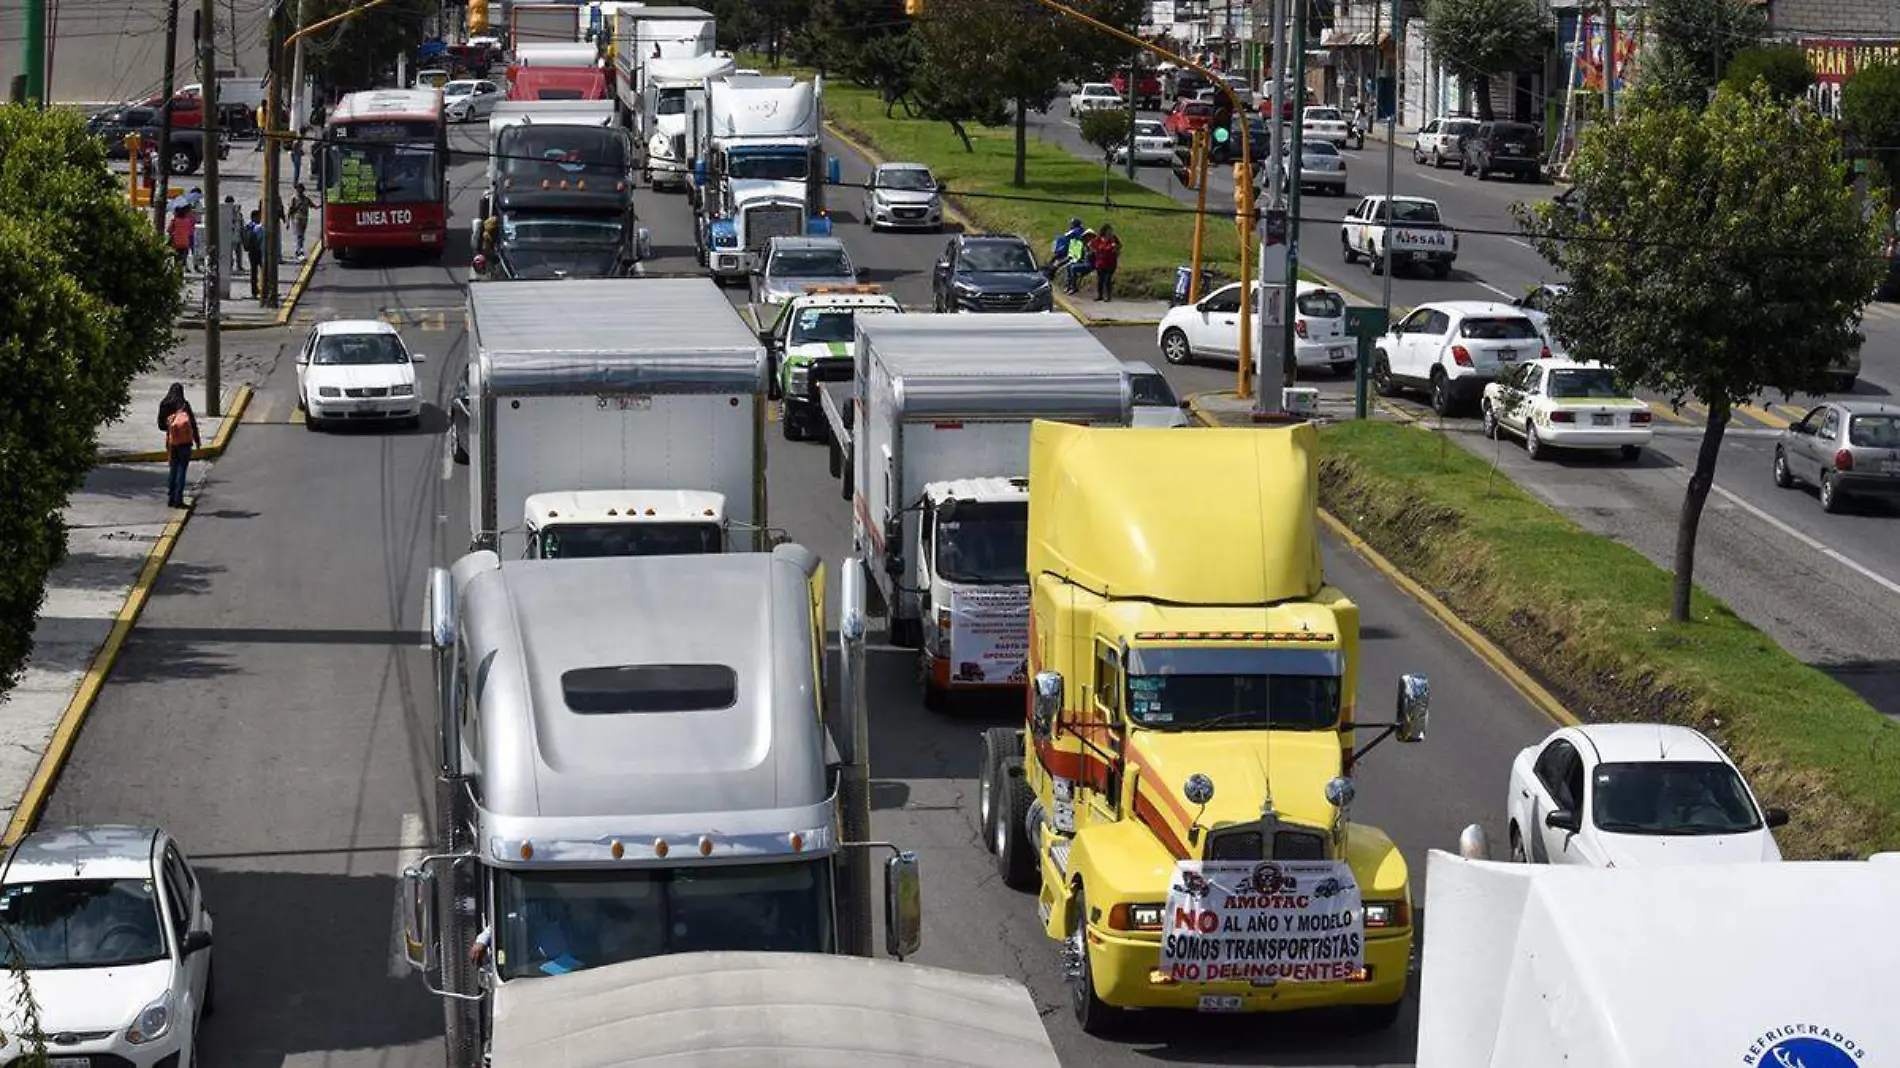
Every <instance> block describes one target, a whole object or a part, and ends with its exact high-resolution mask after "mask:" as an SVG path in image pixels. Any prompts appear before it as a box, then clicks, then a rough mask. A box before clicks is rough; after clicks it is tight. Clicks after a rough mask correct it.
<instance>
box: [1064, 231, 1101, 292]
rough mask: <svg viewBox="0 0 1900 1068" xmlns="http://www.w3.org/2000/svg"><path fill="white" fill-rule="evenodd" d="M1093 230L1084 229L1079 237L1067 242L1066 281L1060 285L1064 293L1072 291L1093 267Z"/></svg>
mask: <svg viewBox="0 0 1900 1068" xmlns="http://www.w3.org/2000/svg"><path fill="white" fill-rule="evenodd" d="M1094 244H1095V231H1093V230H1084V231H1083V232H1082V235H1081V236H1080V237H1077V238H1075V239H1074V240H1072V241H1070V242H1069V255H1068V264H1069V265H1068V282H1067V284H1066V285H1064V286H1063V287H1062V289H1063V292H1065V293H1074V292H1075V290H1076V287H1077V286H1079V285H1081V284H1082V279H1084V278H1087V277H1088V276H1089V272H1090V271H1093V270H1094V269H1095V253H1094V252H1093V251H1092V249H1093V246H1094Z"/></svg>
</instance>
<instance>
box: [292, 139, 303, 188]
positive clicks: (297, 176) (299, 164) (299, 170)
mask: <svg viewBox="0 0 1900 1068" xmlns="http://www.w3.org/2000/svg"><path fill="white" fill-rule="evenodd" d="M302 181H303V131H302V130H299V131H297V134H296V136H294V137H292V138H291V139H290V184H291V185H297V184H299V183H301V182H302Z"/></svg>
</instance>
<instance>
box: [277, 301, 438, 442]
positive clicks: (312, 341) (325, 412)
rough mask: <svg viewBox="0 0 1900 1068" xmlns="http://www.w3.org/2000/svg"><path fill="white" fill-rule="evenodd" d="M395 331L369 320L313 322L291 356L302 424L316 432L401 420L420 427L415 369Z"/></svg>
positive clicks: (414, 357) (415, 357) (416, 356)
mask: <svg viewBox="0 0 1900 1068" xmlns="http://www.w3.org/2000/svg"><path fill="white" fill-rule="evenodd" d="M422 360H423V357H422V354H421V353H415V352H410V351H409V348H408V346H406V345H404V344H403V343H402V335H400V334H398V333H396V328H395V327H393V326H391V325H389V324H388V323H385V322H380V321H378V320H375V319H338V320H335V321H333V322H327V323H318V324H317V325H316V326H314V327H312V328H311V329H310V336H309V337H307V338H305V339H304V343H303V348H302V349H300V350H298V352H297V407H298V408H300V409H302V411H303V413H304V425H305V426H306V427H308V428H309V429H311V430H319V429H321V428H322V427H323V425H324V424H327V423H331V422H346V421H347V422H358V421H365V420H401V421H402V422H403V423H404V424H405V425H406V426H408V427H409V428H410V429H414V428H415V427H417V426H420V425H421V424H422V398H421V397H420V396H418V395H417V392H416V364H418V363H421V362H422Z"/></svg>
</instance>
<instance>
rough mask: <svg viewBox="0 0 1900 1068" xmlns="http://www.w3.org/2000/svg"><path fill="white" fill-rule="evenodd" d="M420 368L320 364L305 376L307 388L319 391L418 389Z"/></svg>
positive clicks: (383, 365) (410, 366)
mask: <svg viewBox="0 0 1900 1068" xmlns="http://www.w3.org/2000/svg"><path fill="white" fill-rule="evenodd" d="M415 381H416V365H415V364H413V363H365V364H317V363H313V364H311V365H310V367H309V369H308V370H306V371H305V372H304V386H305V387H306V388H308V389H316V388H318V387H322V386H329V387H335V388H338V389H375V388H378V387H381V388H383V389H388V388H389V387H390V386H402V385H414V384H415Z"/></svg>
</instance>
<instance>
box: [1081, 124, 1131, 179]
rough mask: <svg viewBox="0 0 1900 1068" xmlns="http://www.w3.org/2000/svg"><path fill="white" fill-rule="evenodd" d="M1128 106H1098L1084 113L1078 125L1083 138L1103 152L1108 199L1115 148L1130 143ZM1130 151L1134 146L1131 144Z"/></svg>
mask: <svg viewBox="0 0 1900 1068" xmlns="http://www.w3.org/2000/svg"><path fill="white" fill-rule="evenodd" d="M1128 120H1129V114H1128V109H1127V108H1098V109H1096V110H1095V111H1085V112H1083V113H1082V118H1081V121H1080V122H1079V123H1078V125H1079V126H1080V127H1081V130H1082V140H1084V141H1086V142H1088V143H1089V144H1091V145H1094V146H1095V147H1096V148H1097V149H1098V150H1100V151H1101V153H1102V199H1103V200H1104V201H1106V200H1108V169H1109V165H1110V164H1112V163H1114V162H1115V148H1116V146H1118V145H1124V144H1128ZM1129 151H1131V152H1132V151H1134V146H1133V145H1129Z"/></svg>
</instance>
